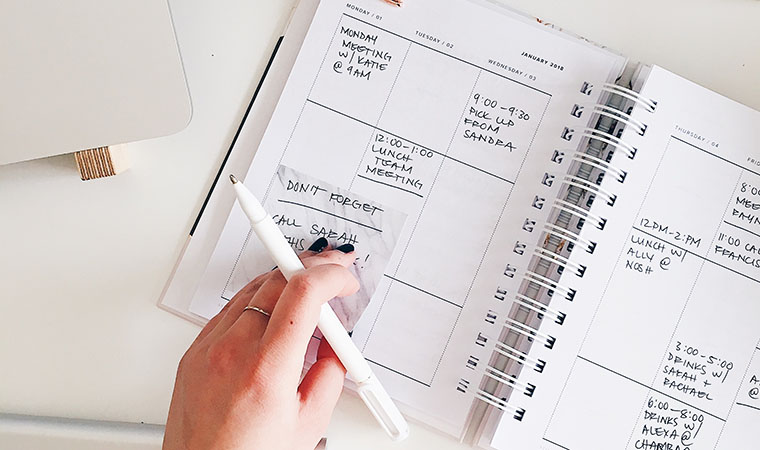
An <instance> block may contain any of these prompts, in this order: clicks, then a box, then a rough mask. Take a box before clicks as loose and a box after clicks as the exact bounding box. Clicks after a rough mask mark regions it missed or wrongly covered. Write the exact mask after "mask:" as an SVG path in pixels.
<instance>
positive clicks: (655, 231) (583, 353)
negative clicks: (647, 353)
mask: <svg viewBox="0 0 760 450" xmlns="http://www.w3.org/2000/svg"><path fill="white" fill-rule="evenodd" d="M675 144H677V145H678V146H680V148H679V147H678V146H677V147H675V148H674V145H675ZM676 151H678V152H682V153H679V155H680V156H683V155H688V154H689V152H700V153H701V154H703V155H706V157H707V158H709V160H710V161H712V163H711V164H710V167H711V170H713V171H715V172H717V171H723V170H724V169H727V168H730V170H732V172H730V171H728V170H726V171H724V172H725V175H724V176H725V177H727V176H729V175H730V174H733V175H734V176H736V177H737V179H736V183H735V184H734V186H733V189H732V190H731V191H730V192H731V193H730V195H729V196H728V198H729V199H728V204H727V206H726V207H725V208H724V210H723V212H722V216H721V217H720V220H719V221H718V220H715V219H713V218H709V220H715V222H716V224H717V225H716V226H715V228H714V229H713V230H714V231H713V237H712V240H711V241H710V243H709V245H708V246H706V247H703V249H704V248H706V249H707V250H706V252H705V251H704V250H701V252H697V251H696V250H695V249H694V248H689V245H690V244H693V243H694V241H695V240H696V237H692V236H689V237H688V238H684V237H681V236H680V233H679V234H677V235H675V236H678V237H677V238H675V237H674V235H673V234H669V232H668V231H665V232H663V229H662V227H660V228H654V227H652V226H645V225H643V224H647V225H649V223H648V221H647V219H645V218H644V216H643V215H642V212H643V211H644V210H645V209H646V208H645V205H647V201H648V197H649V194H650V191H649V190H647V192H646V193H645V194H644V198H643V200H642V203H641V207H640V208H639V210H638V212H637V214H636V216H635V217H636V222H635V223H634V224H633V225H632V226H631V228H630V233H629V240H628V241H627V242H625V243H624V246H623V247H622V249H621V252H620V254H619V258H618V261H617V262H616V263H615V267H616V269H615V270H614V271H613V272H612V274H611V275H610V278H609V280H608V282H607V288H606V289H605V290H604V291H603V292H604V293H603V298H604V297H607V295H608V291H609V290H608V288H609V286H610V284H611V283H612V281H613V279H614V278H615V277H617V276H619V274H620V273H621V269H622V267H621V263H622V262H623V260H624V259H625V255H626V250H627V249H628V248H629V247H630V242H632V239H633V238H634V237H635V236H636V235H637V234H638V235H639V236H646V237H647V238H649V239H652V240H655V241H657V242H659V243H661V244H662V245H664V246H666V247H665V248H667V246H669V247H672V248H673V249H677V251H674V252H672V254H673V255H674V256H676V260H677V261H678V262H679V263H680V264H684V263H686V259H687V256H688V257H693V258H694V259H695V260H696V261H697V264H698V269H697V270H696V275H695V276H694V282H693V284H692V285H691V288H690V289H689V292H688V294H687V295H686V297H685V299H684V300H679V299H672V300H673V301H675V302H678V301H683V306H682V308H681V311H680V313H679V314H678V316H677V319H676V320H675V322H674V324H673V325H672V334H671V336H670V338H669V340H668V341H667V346H666V347H665V348H666V350H665V353H664V354H663V355H662V358H661V360H660V363H659V365H658V369H657V372H655V375H654V378H653V379H652V381H651V382H650V383H645V382H642V381H639V380H637V379H636V377H635V376H631V375H629V374H626V373H623V372H621V371H619V370H616V369H614V368H613V367H611V366H610V365H608V364H604V363H603V362H602V361H600V360H599V359H598V358H594V357H590V356H588V355H587V353H588V352H589V351H591V352H592V353H593V350H588V349H586V347H587V346H588V345H587V344H588V341H589V333H590V332H591V331H592V329H593V327H594V324H595V323H596V322H598V321H599V320H603V319H602V318H600V317H597V313H595V314H594V317H593V318H592V322H591V325H590V326H589V328H588V329H587V330H586V335H585V337H584V339H583V344H582V345H581V348H580V351H579V353H578V354H577V355H576V358H575V361H574V362H573V364H572V369H571V372H570V374H571V375H570V376H569V377H568V378H567V380H566V381H565V385H564V387H563V389H562V391H561V394H560V400H559V401H558V402H557V404H556V405H555V407H554V408H553V410H552V413H551V416H550V419H549V422H548V423H547V427H546V430H545V431H544V436H543V441H544V442H546V443H549V444H552V445H554V446H556V447H557V448H562V449H566V450H570V447H567V446H566V445H562V444H561V443H559V442H560V441H561V439H558V438H557V437H556V436H553V435H552V433H551V429H552V425H553V423H554V421H555V420H556V417H555V415H556V414H557V412H558V410H561V409H562V408H563V407H564V405H563V404H562V402H563V397H565V396H566V390H567V388H568V383H571V380H572V379H573V374H574V373H576V372H578V373H584V372H583V371H584V370H588V369H585V368H583V367H582V366H580V365H578V364H576V362H578V361H581V362H583V363H584V364H586V365H588V367H592V368H595V369H594V370H598V369H601V370H602V371H604V372H606V373H609V374H613V375H614V376H616V377H618V379H620V380H625V382H627V383H631V384H635V385H637V386H639V387H641V388H645V389H646V390H647V392H648V393H647V394H646V398H649V399H650V402H651V400H652V397H651V394H652V393H655V394H657V395H659V396H661V397H665V398H667V399H669V400H671V401H674V402H677V403H674V404H678V405H684V406H685V407H686V408H690V409H692V410H694V411H698V412H699V413H702V414H704V415H705V416H706V417H705V419H704V420H705V421H708V420H710V419H714V420H715V421H716V422H717V424H716V425H717V426H719V430H717V432H715V433H714V434H715V435H716V436H715V437H714V439H715V447H716V448H717V446H718V445H719V444H720V437H721V436H722V434H723V431H724V429H725V426H726V424H727V421H728V418H729V417H730V416H731V413H732V411H733V407H734V406H742V407H748V408H750V409H754V410H760V408H758V407H757V406H754V405H750V404H747V403H743V402H741V401H739V400H738V397H739V394H740V391H741V387H742V386H743V385H744V384H745V382H746V376H747V373H748V372H749V369H750V367H751V365H752V361H753V360H754V359H755V358H756V357H757V352H758V350H760V347H757V344H755V345H752V347H753V348H752V352H753V353H752V355H751V357H750V358H749V360H748V361H747V365H746V367H744V368H743V369H744V370H743V371H742V372H741V373H743V375H742V376H741V379H740V380H738V384H737V390H736V392H735V393H733V392H732V400H733V401H731V402H730V403H727V404H726V405H725V406H721V405H720V402H718V405H716V403H711V404H710V405H711V407H707V406H701V407H700V406H698V405H699V401H698V399H703V398H706V397H709V392H708V394H706V396H705V397H695V398H694V400H688V399H687V398H686V397H687V394H685V393H681V392H678V391H671V393H668V392H667V388H657V387H656V386H657V385H658V384H662V380H661V378H662V377H663V375H662V374H663V367H667V363H668V362H669V361H670V360H671V359H672V358H673V354H674V353H676V352H677V351H678V349H679V347H681V346H682V345H683V346H685V344H682V343H681V341H679V340H677V338H676V334H677V333H678V332H679V330H680V328H681V326H682V324H681V321H682V320H684V316H685V315H686V313H687V311H688V310H689V308H690V302H691V300H692V296H693V295H694V293H695V289H696V286H697V284H698V283H700V281H702V277H703V269H704V268H705V266H706V264H708V263H709V266H710V267H713V268H715V270H719V271H720V272H721V273H723V274H726V275H728V274H730V276H736V277H741V278H743V279H745V280H749V281H750V282H752V283H760V280H758V279H757V278H755V277H753V276H751V275H750V274H748V273H745V272H747V271H748V270H749V269H748V267H749V266H747V267H742V268H739V269H736V268H732V267H729V266H728V263H722V262H720V261H718V260H717V257H716V256H715V254H714V253H712V249H714V248H715V246H716V245H717V243H719V242H721V240H727V238H726V236H727V233H726V232H725V230H726V228H725V227H730V228H731V229H733V230H735V231H740V232H743V233H746V234H747V235H752V236H754V237H760V235H759V234H758V233H756V232H753V231H752V230H750V229H748V228H747V227H744V226H741V225H738V224H736V223H734V222H735V219H730V218H728V217H726V216H727V215H728V214H729V211H731V210H732V205H733V204H734V201H735V200H736V201H738V200H737V198H738V197H737V195H738V193H739V192H740V191H741V185H742V183H743V181H744V182H745V183H747V180H748V178H747V177H748V176H754V177H755V178H754V180H756V181H752V180H751V179H750V180H749V182H750V183H753V184H752V186H755V185H758V186H760V183H758V182H760V174H758V173H757V172H755V171H753V170H751V169H748V168H746V167H743V166H742V165H740V164H737V163H735V162H733V161H730V160H728V159H726V158H723V157H722V156H720V155H717V154H715V153H714V152H711V151H709V150H707V149H705V148H702V147H699V146H697V145H695V144H693V143H690V142H687V141H685V140H683V139H681V138H679V137H677V136H674V135H671V136H670V139H669V141H668V144H667V146H666V150H665V152H664V153H663V157H662V159H661V160H660V163H659V165H658V166H657V168H656V170H655V174H654V177H653V180H658V177H667V170H664V169H663V170H661V166H662V163H663V160H664V159H665V158H668V157H670V158H676V156H673V155H674V153H673V152H676ZM654 183H655V181H653V183H652V185H653V184H654ZM652 185H650V188H651V186H652ZM732 215H736V213H735V212H734V213H733V214H732ZM637 224H638V225H637ZM667 229H668V228H665V230H667ZM676 239H680V240H676ZM689 241H690V242H689ZM700 241H701V239H700ZM684 242H689V243H684ZM724 245H728V244H724ZM692 247H693V245H692ZM696 248H699V247H698V246H697V247H696ZM678 253H680V255H678ZM701 253H705V254H701ZM741 269H745V270H744V271H742V270H741ZM711 276H715V275H711ZM668 300H670V299H668ZM600 306H601V303H600V304H599V305H597V308H596V310H597V312H598V311H599V307H600ZM674 344H675V345H674ZM689 348H690V347H689ZM597 356H602V357H603V355H597ZM693 357H694V358H697V359H699V358H702V359H705V358H707V356H705V355H702V354H701V353H699V350H697V349H696V348H694V349H693ZM709 358H710V359H713V358H716V357H715V356H713V355H710V356H709ZM731 367H733V366H731ZM738 368H739V369H741V367H738ZM729 370H731V369H729ZM708 373H709V370H708ZM578 376H580V375H578ZM727 376H728V375H727V374H726V377H727ZM658 381H659V383H658ZM713 381H715V380H713ZM724 381H725V379H724ZM712 384H713V383H707V382H706V381H705V386H704V389H705V390H706V391H707V390H708V386H709V385H712ZM718 385H719V384H718ZM646 398H645V399H644V401H642V403H641V410H640V411H639V415H638V417H642V415H643V414H644V412H645V411H647V410H648V409H651V405H649V406H650V408H648V402H647V400H646ZM717 399H720V397H718V398H717ZM710 400H713V399H712V398H710ZM723 400H725V399H723ZM724 403H725V402H724ZM674 407H675V406H674ZM719 410H720V411H719ZM644 423H646V422H644ZM704 423H707V422H704ZM706 426H707V425H706ZM640 427H641V422H640V420H637V421H636V422H635V423H634V424H633V426H632V430H631V433H630V435H629V437H628V440H627V443H626V448H631V445H632V442H633V441H634V440H635V439H636V433H637V430H639V429H640ZM701 429H702V424H701V423H700V424H699V428H697V430H696V432H695V433H694V436H696V434H697V433H699V431H700V430H701ZM689 436H690V435H689ZM689 445H691V444H689ZM686 448H689V447H688V446H687V447H686Z"/></svg>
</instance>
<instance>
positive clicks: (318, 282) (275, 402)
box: [164, 239, 359, 450]
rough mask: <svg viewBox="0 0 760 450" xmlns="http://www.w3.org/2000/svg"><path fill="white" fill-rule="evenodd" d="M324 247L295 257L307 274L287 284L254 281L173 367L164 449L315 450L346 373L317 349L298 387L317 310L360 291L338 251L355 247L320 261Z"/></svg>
mask: <svg viewBox="0 0 760 450" xmlns="http://www.w3.org/2000/svg"><path fill="white" fill-rule="evenodd" d="M326 246H327V241H326V240H324V239H320V240H319V241H317V242H315V244H314V245H313V246H312V247H311V249H312V250H316V251H307V252H305V253H304V254H303V255H302V256H301V259H302V260H303V262H304V265H305V266H306V267H307V270H306V271H304V272H302V273H300V274H298V275H296V276H294V277H293V278H292V279H291V280H290V282H289V283H287V284H286V282H285V278H284V277H283V276H282V274H281V273H280V271H279V270H274V271H272V272H269V273H267V274H264V275H261V276H259V277H258V278H256V279H255V280H253V281H252V282H251V283H249V284H248V285H247V286H246V287H244V288H243V289H242V290H241V291H240V292H238V293H237V295H235V297H233V299H232V300H231V301H230V302H229V303H228V304H227V305H226V306H225V307H224V309H222V311H221V312H219V314H217V315H216V316H215V317H214V318H213V319H211V321H210V322H209V323H208V324H207V325H206V326H205V327H204V328H203V330H202V331H201V332H200V334H199V335H198V337H197V338H196V339H195V341H194V342H193V344H192V345H191V346H190V348H189V349H188V350H187V353H185V355H184V356H183V357H182V360H181V361H180V364H179V369H178V371H177V380H176V383H175V386H174V394H173V396H172V401H171V406H170V408H169V417H168V419H167V423H166V433H165V435H164V450H174V449H204V450H206V449H209V450H210V449H214V450H222V449H225V450H232V449H246V450H276V449H283V450H294V449H304V450H307V449H308V450H312V449H314V447H315V446H316V444H317V442H318V441H319V439H320V438H321V437H322V435H323V432H324V431H325V429H326V428H327V425H328V423H329V421H330V415H331V414H332V411H333V409H334V408H335V404H336V402H337V401H338V397H339V396H340V392H341V390H342V388H343V379H344V377H345V369H344V368H343V365H342V364H341V363H340V361H339V360H338V358H337V357H336V356H335V354H334V353H333V352H332V350H331V349H330V347H329V346H328V345H327V342H326V341H322V342H321V345H320V346H319V353H318V359H317V362H316V363H315V364H314V365H313V366H311V368H310V369H309V371H308V373H307V374H306V375H305V376H304V378H303V380H302V381H301V380H300V377H301V372H302V369H303V363H304V355H305V353H306V347H307V345H308V343H309V339H310V338H311V335H312V333H313V332H314V329H315V327H316V324H317V320H318V319H319V310H320V306H321V305H322V304H323V303H325V302H327V301H329V300H331V299H332V298H333V297H344V296H348V295H351V294H353V293H355V292H356V291H357V290H358V289H359V284H358V282H357V281H356V279H355V278H354V277H353V275H351V273H350V272H349V271H348V269H347V267H348V266H349V265H350V264H352V263H353V261H354V256H353V254H352V253H348V254H346V253H344V252H343V251H341V250H349V251H350V250H353V249H352V248H346V247H347V246H343V247H339V249H340V250H328V251H325V252H322V253H318V252H319V251H320V250H322V249H323V248H325V247H326ZM348 247H350V246H348ZM249 305H250V306H257V307H259V308H261V309H263V310H264V311H267V312H271V317H269V318H268V317H267V316H266V315H264V314H262V313H260V312H257V311H253V310H244V308H245V307H246V306H249ZM299 381H300V382H299Z"/></svg>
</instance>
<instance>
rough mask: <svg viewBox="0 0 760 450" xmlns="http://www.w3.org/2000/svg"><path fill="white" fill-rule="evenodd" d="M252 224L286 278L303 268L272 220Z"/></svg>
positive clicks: (288, 278)
mask: <svg viewBox="0 0 760 450" xmlns="http://www.w3.org/2000/svg"><path fill="white" fill-rule="evenodd" d="M252 225H253V227H254V231H255V232H256V234H257V235H258V236H259V238H260V239H261V242H262V243H263V244H264V246H265V247H266V248H267V251H268V252H269V254H270V255H272V258H273V259H274V260H275V262H276V263H277V268H279V269H280V272H282V274H283V275H284V276H285V279H286V280H290V278H291V277H292V276H293V275H295V274H296V273H298V272H300V271H302V270H304V267H303V263H302V262H301V260H300V259H299V258H298V255H296V253H295V252H294V251H293V249H292V248H291V247H290V244H289V243H288V241H287V240H286V239H285V238H284V237H283V235H282V231H280V229H279V228H278V227H277V225H276V224H275V223H274V222H273V221H272V220H268V218H267V219H265V220H262V221H261V222H259V223H253V224H252Z"/></svg>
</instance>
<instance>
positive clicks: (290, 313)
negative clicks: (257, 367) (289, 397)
mask: <svg viewBox="0 0 760 450" xmlns="http://www.w3.org/2000/svg"><path fill="white" fill-rule="evenodd" d="M357 290H359V282H358V281H357V280H356V278H354V276H353V275H352V274H351V272H349V271H348V269H346V268H345V267H343V266H342V265H339V264H324V265H319V266H315V267H311V268H309V269H306V270H305V271H303V272H301V273H299V274H297V275H295V276H294V277H293V278H291V279H290V281H289V282H288V284H287V286H285V289H284V290H283V292H282V295H281V296H280V299H279V300H278V301H277V305H276V306H275V308H274V310H273V311H272V317H271V318H270V320H269V324H268V325H267V328H266V331H265V332H264V335H263V336H262V338H261V344H260V347H259V348H260V349H261V350H262V354H261V358H262V359H263V360H264V361H267V360H268V362H271V363H273V364H276V365H277V366H278V367H281V366H285V370H283V372H282V373H284V374H287V375H286V376H293V380H292V382H293V384H294V386H297V385H298V379H299V377H300V375H301V369H302V368H303V357H304V354H306V348H307V346H308V344H309V339H311V335H312V333H313V332H314V328H316V326H317V321H318V320H319V312H320V308H321V307H322V304H324V303H326V302H328V301H330V300H331V299H333V298H334V297H345V296H348V295H351V294H354V293H355V292H356V291H357ZM291 374H292V375H291Z"/></svg>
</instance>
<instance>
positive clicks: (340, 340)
mask: <svg viewBox="0 0 760 450" xmlns="http://www.w3.org/2000/svg"><path fill="white" fill-rule="evenodd" d="M317 326H318V327H319V331H321V332H322V335H323V336H324V337H325V339H327V342H329V343H330V347H332V349H333V351H334V352H335V354H336V355H337V356H338V359H340V362H341V363H343V367H345V368H346V371H347V372H348V374H349V375H350V376H351V378H352V379H353V380H354V381H355V382H357V383H361V382H363V381H365V380H367V379H368V378H370V377H371V376H372V370H371V369H370V367H369V364H367V361H366V360H365V359H364V356H363V355H362V354H361V352H360V351H359V349H358V348H357V347H356V345H354V343H353V342H352V341H351V337H350V336H349V335H348V332H347V331H346V328H345V327H344V326H343V324H342V323H341V322H340V319H338V316H336V315H335V312H334V311H333V310H332V308H330V305H328V304H327V303H325V304H323V305H322V309H321V310H320V312H319V323H318V325H317Z"/></svg>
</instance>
